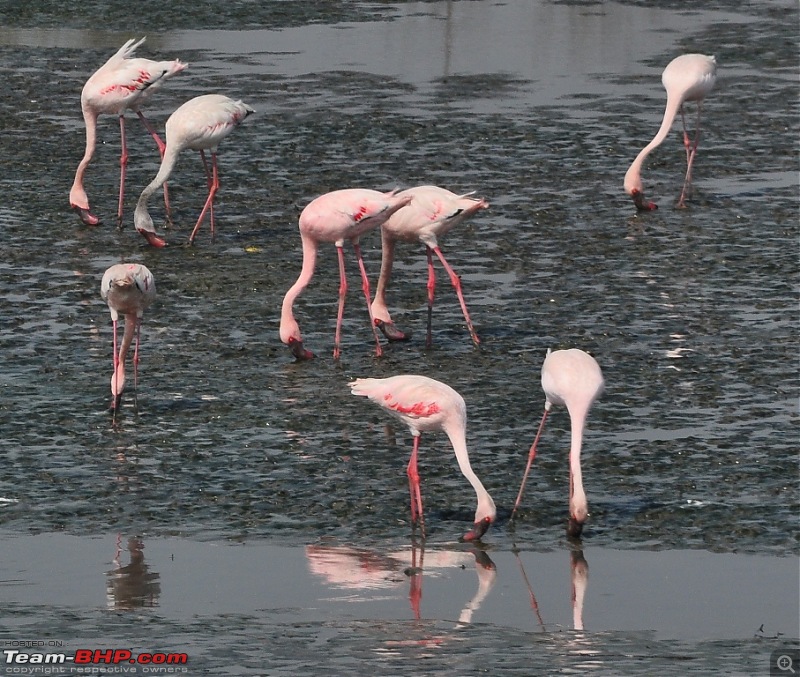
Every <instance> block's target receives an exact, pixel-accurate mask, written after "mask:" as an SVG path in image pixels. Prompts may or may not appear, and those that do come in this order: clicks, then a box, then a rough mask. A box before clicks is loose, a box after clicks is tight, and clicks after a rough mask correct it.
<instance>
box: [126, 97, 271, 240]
mask: <svg viewBox="0 0 800 677" xmlns="http://www.w3.org/2000/svg"><path fill="white" fill-rule="evenodd" d="M254 112H255V111H254V110H253V109H252V108H250V106H248V105H247V104H246V103H243V102H242V101H234V100H233V99H230V98H228V97H227V96H223V95H221V94H204V95H202V96H196V97H195V98H194V99H190V100H189V101H187V102H186V103H184V104H183V105H182V106H181V107H180V108H178V109H177V110H176V111H175V112H174V113H173V114H172V115H170V116H169V119H168V120H167V125H166V130H167V145H166V148H165V149H164V157H163V159H162V160H161V167H159V169H158V173H157V174H156V176H155V178H154V179H153V180H152V181H151V182H150V183H149V184H148V185H147V186H146V187H145V189H144V190H143V191H142V194H141V195H140V196H139V201H138V202H137V203H136V211H134V214H133V222H134V225H135V226H136V230H138V231H139V232H140V233H141V234H142V235H143V236H144V238H145V239H146V240H147V241H148V242H149V243H150V244H151V245H153V246H154V247H163V246H164V245H166V242H165V241H164V240H163V239H162V238H160V237H158V235H156V231H155V228H154V226H153V219H152V218H151V217H150V213H149V212H148V211H147V202H148V200H149V199H150V195H152V194H153V193H154V192H155V191H156V190H157V189H158V187H159V186H160V185H161V184H162V183H164V182H165V181H166V180H167V178H168V177H169V175H170V174H171V173H172V170H173V169H174V168H175V163H176V162H177V160H178V155H179V154H180V152H181V151H182V150H183V149H184V148H190V149H192V150H199V151H200V158H201V159H202V161H203V167H204V168H205V172H206V179H207V182H208V197H207V198H206V202H205V204H204V205H203V210H202V211H201V212H200V217H199V218H198V219H197V223H196V224H195V226H194V229H193V230H192V234H191V235H190V236H189V244H192V243H194V238H195V235H197V231H198V229H199V228H200V224H201V223H202V222H203V218H204V217H205V215H206V212H209V214H210V220H211V237H212V238H213V237H214V196H215V195H216V194H217V190H218V189H219V175H218V171H217V146H218V145H219V143H220V141H222V140H223V139H224V138H225V137H226V136H228V134H230V133H231V132H232V131H233V130H234V128H235V127H237V126H238V125H239V124H240V123H241V122H242V120H244V119H245V118H246V117H247V116H248V115H250V114H251V113H254ZM206 150H210V151H211V170H209V167H208V162H207V161H206V155H205V151H206Z"/></svg>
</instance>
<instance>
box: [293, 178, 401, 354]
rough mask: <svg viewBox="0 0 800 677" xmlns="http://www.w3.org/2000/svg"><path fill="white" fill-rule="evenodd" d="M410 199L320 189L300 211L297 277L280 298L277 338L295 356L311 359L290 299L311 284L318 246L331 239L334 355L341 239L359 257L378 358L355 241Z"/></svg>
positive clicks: (342, 286) (343, 290)
mask: <svg viewBox="0 0 800 677" xmlns="http://www.w3.org/2000/svg"><path fill="white" fill-rule="evenodd" d="M409 202H411V196H410V195H404V196H399V195H396V194H395V193H394V192H390V193H380V192H378V191H376V190H369V189H366V188H345V189H343V190H334V191H332V192H330V193H325V194H324V195H320V196H319V197H317V198H315V199H314V200H312V201H311V202H310V203H309V204H308V205H307V206H306V208H305V209H303V211H302V213H301V214H300V222H299V225H300V240H301V241H302V244H303V267H302V269H301V271H300V276H299V277H298V278H297V281H296V282H295V283H294V284H293V285H292V286H291V288H290V289H289V291H287V292H286V296H284V298H283V304H282V306H281V327H280V335H281V341H282V342H283V343H285V344H286V345H288V346H289V348H290V349H291V351H292V354H293V355H294V356H295V358H297V359H298V360H308V359H311V358H312V357H314V354H313V353H312V352H311V351H310V350H306V349H305V348H304V347H303V339H302V337H301V335H300V327H299V325H298V324H297V321H296V320H295V319H294V314H293V312H292V308H293V306H294V302H295V299H297V297H298V296H300V294H301V293H302V291H303V290H304V289H305V288H306V287H307V286H308V283H309V282H311V278H312V277H313V275H314V269H315V267H316V264H317V250H318V248H319V244H320V243H321V242H333V243H334V245H336V250H337V253H338V256H339V313H338V315H337V318H336V336H335V340H334V347H333V358H334V359H339V355H340V352H341V351H340V347H339V343H340V339H341V331H342V318H343V316H344V299H345V295H346V294H347V277H346V276H345V271H344V241H345V240H349V241H350V242H351V243H352V245H353V249H354V250H355V253H356V258H357V259H358V266H359V268H360V270H361V281H362V289H363V290H364V296H366V298H367V312H369V321H370V325H371V326H372V333H373V334H374V335H375V346H376V347H375V354H376V355H377V356H378V357H380V356H381V344H380V341H379V340H378V332H377V330H376V329H375V322H374V321H373V317H372V309H371V306H370V294H369V279H368V278H367V271H366V270H365V268H364V260H363V258H362V256H361V245H359V243H358V239H359V238H360V237H361V235H363V234H364V233H365V232H367V231H368V230H370V229H372V228H376V227H378V226H380V225H381V224H382V223H383V222H384V221H386V219H388V218H389V217H390V216H391V215H392V214H394V213H395V212H396V211H397V210H398V209H400V208H401V207H405V206H406V205H407V204H408V203H409Z"/></svg>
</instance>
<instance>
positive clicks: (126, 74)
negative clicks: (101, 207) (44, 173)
mask: <svg viewBox="0 0 800 677" xmlns="http://www.w3.org/2000/svg"><path fill="white" fill-rule="evenodd" d="M144 40H145V39H144V38H142V39H141V40H139V41H138V42H135V40H128V42H126V43H125V44H124V45H122V47H121V48H120V49H119V50H118V51H117V53H116V54H114V56H112V57H111V58H110V59H109V60H108V61H106V62H105V64H103V65H102V66H101V67H100V68H99V69H98V70H97V71H96V72H95V73H94V75H92V77H90V78H89V79H88V80H87V81H86V84H85V85H84V86H83V91H82V92H81V109H82V110H83V119H84V122H85V124H86V150H85V152H84V155H83V159H82V160H81V161H80V164H79V165H78V169H77V170H76V172H75V181H74V182H73V184H72V189H71V190H70V192H69V203H70V206H71V207H72V208H73V209H74V210H75V211H77V212H78V215H79V216H80V218H81V221H83V222H84V223H85V224H86V225H87V226H96V225H97V224H98V223H100V219H99V218H98V217H96V216H95V215H94V214H92V213H91V210H90V209H89V198H88V196H87V195H86V191H85V190H84V187H83V175H84V173H85V172H86V168H87V167H88V166H89V163H90V162H91V160H92V156H93V155H94V149H95V145H96V143H97V117H98V116H99V115H100V114H101V113H114V114H116V115H118V116H119V132H120V136H121V142H122V149H121V153H120V158H119V164H120V174H119V206H118V207H117V225H122V204H123V199H124V195H125V172H126V168H127V166H128V146H127V143H126V142H125V110H126V109H128V108H130V109H131V110H132V111H134V112H135V113H136V115H138V116H139V119H140V120H141V121H142V124H144V126H145V128H146V129H147V131H149V132H150V134H151V135H152V137H153V139H155V142H156V144H157V145H158V150H159V153H161V155H162V156H163V155H164V142H163V141H162V140H161V138H160V137H159V136H158V133H157V132H156V130H155V128H154V127H153V125H152V124H150V121H149V120H148V119H147V118H146V117H145V116H144V114H143V113H142V111H141V107H142V106H143V105H144V104H145V103H146V102H147V100H148V99H149V98H150V97H151V96H152V95H153V93H154V92H156V91H157V90H158V89H159V88H160V87H161V86H162V85H163V84H164V83H165V82H166V81H167V80H169V79H170V78H171V77H172V76H173V75H177V74H178V73H180V72H181V71H182V70H184V69H185V68H186V67H187V64H185V63H181V62H180V61H178V60H175V61H151V60H150V59H134V58H131V57H132V56H133V53H134V52H135V51H136V48H137V47H138V46H139V45H141V44H142V43H143V42H144ZM164 202H165V204H166V205H167V210H169V199H168V195H167V190H166V186H165V188H164Z"/></svg>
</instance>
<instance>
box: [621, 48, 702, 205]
mask: <svg viewBox="0 0 800 677" xmlns="http://www.w3.org/2000/svg"><path fill="white" fill-rule="evenodd" d="M716 81H717V61H716V59H715V58H714V57H713V56H705V55H704V54H682V55H681V56H679V57H676V58H674V59H673V60H672V61H670V62H669V63H668V64H667V67H666V68H665V69H664V73H663V74H662V75H661V82H662V83H663V84H664V89H666V90H667V107H666V110H665V111H664V119H663V120H662V122H661V127H660V128H659V130H658V133H657V134H656V135H655V137H653V140H652V141H651V142H650V143H648V144H647V145H646V146H645V147H644V148H642V150H641V151H640V152H639V154H638V155H637V156H636V159H635V160H634V161H633V162H632V163H631V166H630V167H629V168H628V171H627V172H626V173H625V192H626V193H627V194H628V195H630V196H631V197H632V198H633V203H634V204H635V205H636V209H638V210H639V211H648V210H652V209H658V205H656V204H655V202H647V201H646V200H645V199H644V193H643V192H642V191H643V189H642V179H641V175H640V174H641V169H642V163H643V162H644V160H645V158H646V157H647V156H648V155H649V154H650V151H652V150H653V149H654V148H656V147H657V146H660V145H661V142H662V141H664V139H665V138H666V136H667V134H669V130H670V129H671V128H672V122H673V120H674V119H675V116H676V115H677V113H678V111H680V113H681V121H682V122H683V145H684V147H685V148H686V178H685V179H684V182H683V190H682V191H681V197H680V199H679V200H678V204H677V207H679V208H683V207H685V206H686V204H685V201H686V198H687V197H688V195H689V191H690V190H691V185H692V165H693V164H694V158H695V155H696V154H697V145H698V143H699V142H700V111H701V108H702V103H703V99H704V98H705V97H706V94H708V93H709V92H710V91H711V90H712V89H713V87H714V83H715V82H716ZM686 101H696V102H697V128H696V129H695V133H694V142H691V141H689V135H688V134H687V132H686V117H685V115H684V112H683V104H684V102H686Z"/></svg>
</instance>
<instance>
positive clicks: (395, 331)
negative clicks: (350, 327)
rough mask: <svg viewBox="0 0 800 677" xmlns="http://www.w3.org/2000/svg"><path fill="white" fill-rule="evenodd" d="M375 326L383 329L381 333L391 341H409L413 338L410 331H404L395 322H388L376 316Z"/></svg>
mask: <svg viewBox="0 0 800 677" xmlns="http://www.w3.org/2000/svg"><path fill="white" fill-rule="evenodd" d="M375 326H376V327H377V328H378V329H380V330H381V333H382V334H383V335H384V336H385V337H386V339H387V340H388V341H389V342H394V341H408V340H409V339H410V338H411V332H410V331H403V330H402V329H399V328H398V327H397V325H395V323H394V322H391V321H389V322H386V321H384V320H379V319H378V318H377V317H376V318H375Z"/></svg>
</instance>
